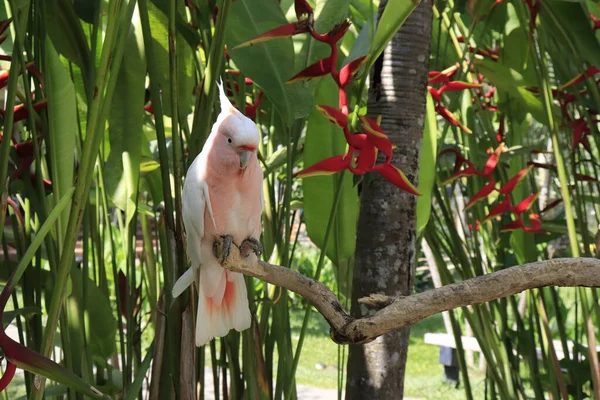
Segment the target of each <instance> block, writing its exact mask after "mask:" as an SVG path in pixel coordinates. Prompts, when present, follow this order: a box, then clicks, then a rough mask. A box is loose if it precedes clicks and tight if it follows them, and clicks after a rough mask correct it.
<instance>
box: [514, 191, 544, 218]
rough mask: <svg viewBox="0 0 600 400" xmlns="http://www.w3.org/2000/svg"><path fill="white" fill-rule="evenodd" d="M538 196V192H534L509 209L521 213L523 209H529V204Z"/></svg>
mask: <svg viewBox="0 0 600 400" xmlns="http://www.w3.org/2000/svg"><path fill="white" fill-rule="evenodd" d="M538 196H539V193H534V194H531V195H529V196H527V197H526V198H525V199H523V200H522V201H521V202H520V203H519V204H517V205H516V206H515V207H512V208H511V211H512V212H514V213H515V214H523V213H524V212H525V211H527V210H529V208H531V205H532V204H533V202H534V201H535V200H536V199H537V198H538Z"/></svg>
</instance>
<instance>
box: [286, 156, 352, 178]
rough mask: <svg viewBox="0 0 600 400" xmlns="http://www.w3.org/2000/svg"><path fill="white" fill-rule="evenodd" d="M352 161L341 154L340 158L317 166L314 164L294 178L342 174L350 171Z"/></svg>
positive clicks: (334, 157) (319, 163)
mask: <svg viewBox="0 0 600 400" xmlns="http://www.w3.org/2000/svg"><path fill="white" fill-rule="evenodd" d="M351 161H352V159H351V158H350V157H347V155H346V154H340V155H338V156H333V157H329V158H326V159H324V160H321V161H319V162H317V163H316V164H313V165H312V166H310V167H308V168H305V169H303V170H302V171H300V172H298V173H296V174H295V175H294V176H295V177H297V178H307V177H309V176H318V175H331V174H335V173H336V172H341V171H343V170H345V169H348V168H349V165H350V162H351Z"/></svg>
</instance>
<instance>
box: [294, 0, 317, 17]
mask: <svg viewBox="0 0 600 400" xmlns="http://www.w3.org/2000/svg"><path fill="white" fill-rule="evenodd" d="M294 10H295V11H296V18H298V19H300V18H302V17H303V16H304V15H307V14H308V15H312V14H313V8H312V7H311V5H310V4H308V1H306V0H294Z"/></svg>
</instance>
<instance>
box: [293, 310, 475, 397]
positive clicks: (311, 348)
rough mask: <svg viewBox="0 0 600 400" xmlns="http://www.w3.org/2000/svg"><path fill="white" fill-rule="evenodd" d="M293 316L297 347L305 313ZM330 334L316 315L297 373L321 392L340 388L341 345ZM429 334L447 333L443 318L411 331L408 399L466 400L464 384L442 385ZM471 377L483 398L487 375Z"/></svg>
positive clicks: (300, 380) (431, 319)
mask: <svg viewBox="0 0 600 400" xmlns="http://www.w3.org/2000/svg"><path fill="white" fill-rule="evenodd" d="M291 315H292V321H291V325H292V339H293V340H294V343H296V342H297V338H298V333H299V330H300V324H301V322H302V317H303V313H302V312H301V311H299V310H293V311H291ZM328 332H329V326H328V325H327V322H326V321H325V319H324V318H323V317H322V316H321V315H320V314H318V313H316V312H314V313H313V315H312V317H311V320H310V324H309V330H308V334H307V337H306V339H305V341H304V348H303V350H302V356H301V357H300V362H299V365H298V370H297V372H296V379H297V383H299V384H302V385H308V386H314V387H321V388H336V387H337V372H338V371H337V357H338V345H336V344H335V343H334V342H332V341H331V340H330V339H329V334H328ZM426 332H444V324H443V320H442V316H441V314H440V315H434V316H432V317H429V318H427V319H425V320H423V321H421V322H419V323H417V324H415V325H413V326H412V328H411V338H410V346H409V350H408V361H407V366H406V380H405V392H404V395H405V396H406V397H411V398H421V399H444V400H445V399H464V398H465V391H464V387H463V385H462V384H461V385H460V387H459V388H458V389H456V388H454V386H451V385H448V384H445V383H443V382H442V376H443V367H442V365H440V364H439V363H438V347H437V346H432V345H428V344H425V343H423V336H424V335H425V333H426ZM346 352H347V348H346ZM318 363H320V364H324V365H326V366H327V367H326V368H325V369H317V368H315V365H316V364H318ZM469 376H470V377H471V385H472V389H473V395H474V398H483V390H484V382H483V379H484V375H483V373H481V372H480V371H478V370H477V369H471V370H470V371H469Z"/></svg>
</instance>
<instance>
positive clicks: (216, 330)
mask: <svg viewBox="0 0 600 400" xmlns="http://www.w3.org/2000/svg"><path fill="white" fill-rule="evenodd" d="M206 267H208V266H205V265H203V266H202V268H201V274H200V275H201V277H200V281H201V282H200V284H199V285H198V314H197V316H196V346H202V345H204V344H205V343H206V342H208V341H210V340H211V339H213V338H214V337H217V336H225V335H227V333H228V332H229V330H230V329H232V328H233V329H235V330H237V331H243V330H244V329H248V328H249V327H250V323H251V317H250V308H249V306H248V294H247V291H246V284H245V282H244V276H243V275H242V274H238V273H235V272H230V271H227V270H225V269H223V268H222V267H220V266H218V267H217V266H214V267H212V268H211V267H208V268H206ZM214 268H219V269H220V271H221V276H219V277H218V282H215V281H214V280H213V281H211V280H209V279H204V278H208V277H209V276H210V277H211V278H213V279H215V280H216V278H217V276H216V273H215V272H216V271H215V270H212V271H207V269H214ZM205 272H206V273H205ZM215 288H218V289H216V290H215ZM206 289H209V290H206ZM208 292H210V294H211V296H208V295H207V293H208Z"/></svg>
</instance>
